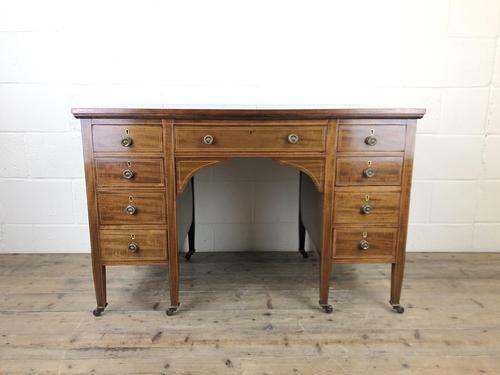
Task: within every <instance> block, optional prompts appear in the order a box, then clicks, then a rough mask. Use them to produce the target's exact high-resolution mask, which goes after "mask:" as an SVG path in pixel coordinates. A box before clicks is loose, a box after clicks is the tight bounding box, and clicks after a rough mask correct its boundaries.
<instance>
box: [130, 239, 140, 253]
mask: <svg viewBox="0 0 500 375" xmlns="http://www.w3.org/2000/svg"><path fill="white" fill-rule="evenodd" d="M127 250H128V252H129V253H136V252H137V251H138V250H139V245H138V244H137V243H135V242H131V243H129V244H128V247H127Z"/></svg>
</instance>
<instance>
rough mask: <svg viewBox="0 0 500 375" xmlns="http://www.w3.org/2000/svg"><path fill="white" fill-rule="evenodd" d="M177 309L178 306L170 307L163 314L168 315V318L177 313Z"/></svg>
mask: <svg viewBox="0 0 500 375" xmlns="http://www.w3.org/2000/svg"><path fill="white" fill-rule="evenodd" d="M178 308H179V306H170V307H169V308H168V309H167V311H165V313H166V314H167V315H168V316H172V315H174V314H175V312H176V311H177V309H178Z"/></svg>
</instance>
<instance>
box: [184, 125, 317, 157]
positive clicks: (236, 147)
mask: <svg viewBox="0 0 500 375" xmlns="http://www.w3.org/2000/svg"><path fill="white" fill-rule="evenodd" d="M290 134H296V135H297V136H299V138H300V140H299V141H298V143H296V144H292V143H290V142H289V141H288V136H289V135H290ZM206 135H211V136H212V137H213V139H214V140H213V143H212V144H209V145H207V144H204V143H203V137H205V136H206ZM325 135H326V129H325V127H324V126H276V125H274V126H255V125H253V126H252V125H250V126H244V125H239V126H218V125H213V126H179V127H176V128H175V150H176V152H177V153H183V152H188V153H189V152H198V153H200V154H211V153H214V152H215V153H219V152H234V151H237V152H280V151H281V152H282V151H288V152H323V151H324V150H325Z"/></svg>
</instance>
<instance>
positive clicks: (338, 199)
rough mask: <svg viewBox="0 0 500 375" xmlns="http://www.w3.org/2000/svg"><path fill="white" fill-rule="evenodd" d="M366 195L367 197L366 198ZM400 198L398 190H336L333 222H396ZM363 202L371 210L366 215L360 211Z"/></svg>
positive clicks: (393, 223) (379, 223) (387, 223)
mask: <svg viewBox="0 0 500 375" xmlns="http://www.w3.org/2000/svg"><path fill="white" fill-rule="evenodd" d="M367 197H368V198H369V199H368V200H367ZM400 198H401V194H400V193H398V192H384V191H372V192H370V193H358V192H344V191H343V192H336V193H335V203H334V206H335V207H334V212H335V213H334V223H335V224H376V225H395V224H398V223H399V206H400ZM365 204H367V205H370V206H371V207H372V212H371V213H370V214H368V215H367V214H364V213H363V212H362V211H361V207H362V206H363V205H365Z"/></svg>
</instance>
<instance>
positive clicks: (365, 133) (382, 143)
mask: <svg viewBox="0 0 500 375" xmlns="http://www.w3.org/2000/svg"><path fill="white" fill-rule="evenodd" d="M405 138H406V126H403V125H372V126H370V125H340V126H339V138H338V151H340V152H349V151H404V149H405Z"/></svg>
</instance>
